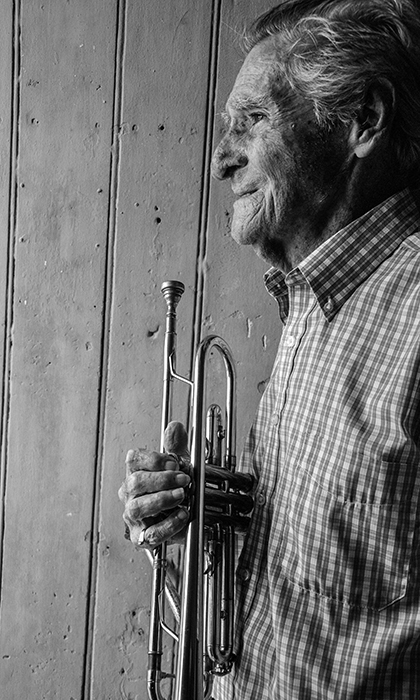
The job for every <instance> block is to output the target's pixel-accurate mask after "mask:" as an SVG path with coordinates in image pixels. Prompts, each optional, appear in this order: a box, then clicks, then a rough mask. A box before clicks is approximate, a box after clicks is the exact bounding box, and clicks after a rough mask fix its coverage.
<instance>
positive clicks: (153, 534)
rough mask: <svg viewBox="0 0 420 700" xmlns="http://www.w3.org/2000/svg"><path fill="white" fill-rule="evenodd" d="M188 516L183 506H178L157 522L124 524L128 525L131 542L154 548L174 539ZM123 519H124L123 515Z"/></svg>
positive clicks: (183, 526) (184, 524)
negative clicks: (174, 510)
mask: <svg viewBox="0 0 420 700" xmlns="http://www.w3.org/2000/svg"><path fill="white" fill-rule="evenodd" d="M188 517H189V516H188V512H187V511H186V510H185V509H183V508H179V509H177V511H176V512H173V513H171V514H170V515H168V517H167V518H165V519H164V520H160V521H159V522H158V523H153V522H152V523H150V524H147V523H142V524H138V523H129V522H126V524H127V525H128V527H129V531H130V540H131V541H132V542H133V544H135V545H137V546H139V544H140V543H141V545H140V546H145V547H148V548H149V549H155V548H156V547H158V546H159V545H161V544H163V542H167V541H168V540H171V541H172V542H174V541H176V540H177V535H179V534H180V533H182V531H183V530H184V528H185V526H186V524H187V522H188ZM124 520H125V521H126V518H125V516H124Z"/></svg>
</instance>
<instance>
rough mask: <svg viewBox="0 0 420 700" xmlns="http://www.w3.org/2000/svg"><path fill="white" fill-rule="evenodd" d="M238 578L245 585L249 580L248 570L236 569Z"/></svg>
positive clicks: (249, 573)
mask: <svg viewBox="0 0 420 700" xmlns="http://www.w3.org/2000/svg"><path fill="white" fill-rule="evenodd" d="M238 578H239V580H240V581H242V583H246V582H247V581H249V579H250V578H251V572H250V570H249V569H238Z"/></svg>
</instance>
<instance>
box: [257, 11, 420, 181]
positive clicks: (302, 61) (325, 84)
mask: <svg viewBox="0 0 420 700" xmlns="http://www.w3.org/2000/svg"><path fill="white" fill-rule="evenodd" d="M269 36H273V37H278V38H279V39H281V40H280V41H279V71H280V73H281V75H282V77H284V78H285V79H286V80H287V82H288V83H289V85H290V86H291V88H292V89H293V90H295V91H297V92H299V93H300V94H301V95H303V96H304V97H305V98H307V99H308V100H310V101H311V103H312V105H313V108H314V112H315V115H316V118H317V120H318V123H319V125H320V126H321V127H325V128H327V129H331V128H333V127H334V126H336V125H337V124H338V123H340V122H341V123H349V122H350V121H352V120H353V119H354V118H355V117H356V116H357V115H360V114H361V111H362V109H363V107H364V105H365V102H366V97H367V91H368V90H369V89H370V88H371V87H372V86H374V85H378V84H379V83H380V82H387V83H388V84H389V83H390V84H391V85H392V86H393V88H394V91H395V107H394V109H395V113H394V117H393V121H392V125H391V127H390V128H391V144H392V147H393V149H394V152H395V155H396V158H397V161H398V163H399V166H400V168H401V170H402V173H403V174H405V175H406V177H407V178H408V179H409V181H410V182H413V183H414V182H415V181H417V180H418V179H419V176H420V13H419V11H418V9H417V8H416V5H415V3H414V2H413V0H324V1H322V0H321V2H320V1H319V0H318V2H317V1H316V0H294V1H293V0H285V2H284V3H282V5H279V6H277V7H275V8H273V9H272V10H270V12H268V13H266V14H265V15H263V16H262V17H260V18H259V19H257V20H256V22H255V23H254V25H253V26H252V27H251V28H250V30H248V33H247V34H246V36H245V41H244V44H245V46H246V48H247V50H250V49H251V48H252V46H255V44H257V43H259V42H260V41H262V40H264V39H265V38H267V37H269Z"/></svg>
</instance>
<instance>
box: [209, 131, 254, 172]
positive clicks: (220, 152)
mask: <svg viewBox="0 0 420 700" xmlns="http://www.w3.org/2000/svg"><path fill="white" fill-rule="evenodd" d="M247 163H248V158H247V157H246V155H245V154H244V153H243V152H241V151H239V150H237V149H235V148H233V147H232V144H229V143H228V142H227V140H226V139H222V141H221V142H220V143H219V145H218V147H217V148H216V150H215V152H214V154H213V158H212V161H211V174H212V175H213V177H215V178H217V179H218V180H225V179H227V178H230V177H232V176H233V175H234V173H235V172H236V171H237V170H239V169H240V168H243V167H244V166H245V165H247Z"/></svg>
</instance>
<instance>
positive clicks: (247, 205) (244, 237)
mask: <svg viewBox="0 0 420 700" xmlns="http://www.w3.org/2000/svg"><path fill="white" fill-rule="evenodd" d="M255 195H257V197H256V196H255ZM258 195H259V193H258V192H255V193H254V194H253V195H248V196H246V197H241V198H240V199H237V200H236V201H235V203H234V205H233V217H232V223H231V230H230V232H231V236H232V238H233V240H234V241H236V243H239V244H240V245H253V244H254V243H256V242H257V241H258V238H259V231H260V230H261V223H262V212H261V207H260V204H261V200H262V199H263V196H258Z"/></svg>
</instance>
